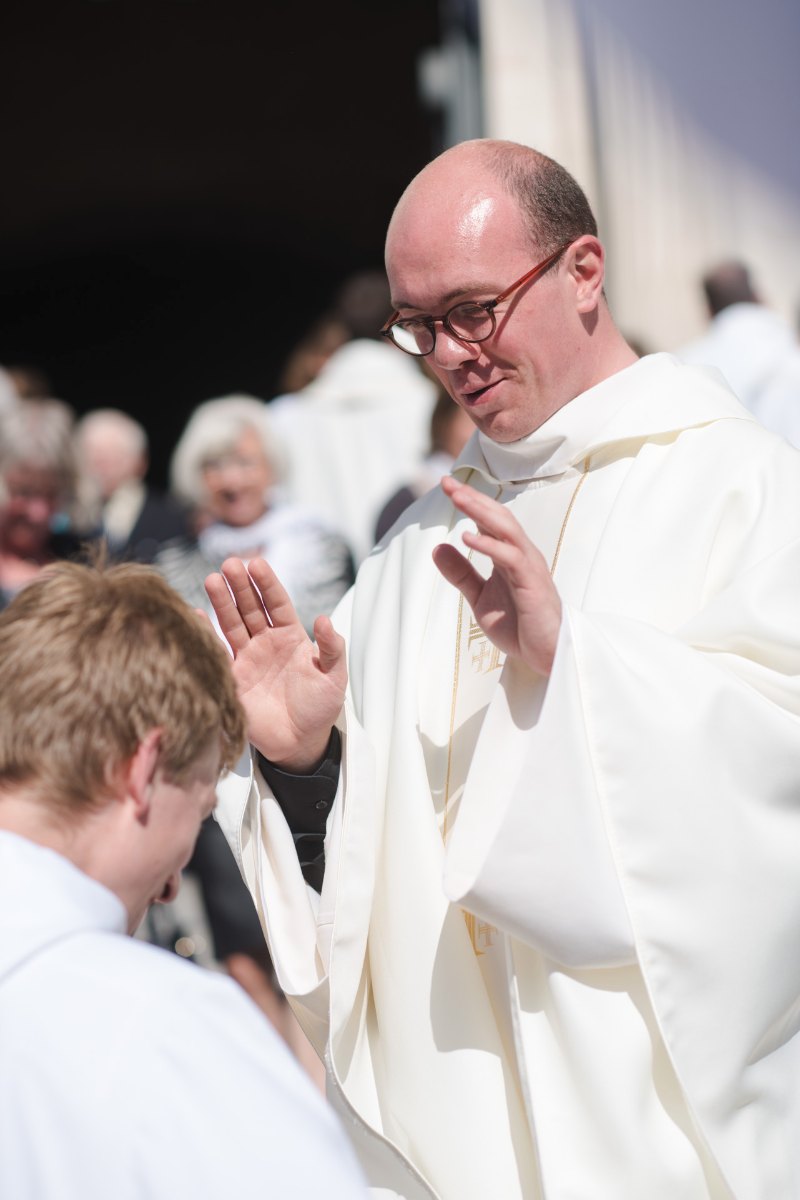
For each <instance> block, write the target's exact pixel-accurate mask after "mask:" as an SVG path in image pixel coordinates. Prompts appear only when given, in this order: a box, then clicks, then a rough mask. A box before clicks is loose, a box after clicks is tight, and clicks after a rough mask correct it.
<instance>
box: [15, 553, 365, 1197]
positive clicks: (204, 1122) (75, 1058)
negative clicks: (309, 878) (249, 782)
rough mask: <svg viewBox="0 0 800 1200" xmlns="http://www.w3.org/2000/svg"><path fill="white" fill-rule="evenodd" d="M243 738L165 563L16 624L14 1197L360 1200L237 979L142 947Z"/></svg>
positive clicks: (205, 638)
mask: <svg viewBox="0 0 800 1200" xmlns="http://www.w3.org/2000/svg"><path fill="white" fill-rule="evenodd" d="M243 740H244V718H243V714H242V711H241V708H240V706H239V703H238V701H237V698H236V694H235V691H234V686H233V680H232V677H231V673H230V669H229V665H228V659H227V655H226V653H225V651H224V649H223V647H222V646H221V645H220V643H219V641H218V639H217V638H216V636H215V635H214V634H213V632H212V630H211V628H210V626H209V625H208V624H207V622H203V621H202V620H200V619H199V618H198V616H197V615H196V614H195V613H193V612H192V610H191V609H190V608H189V607H188V605H186V604H185V603H184V602H183V601H182V600H181V599H180V598H179V597H178V596H176V595H175V593H174V591H172V589H170V588H169V587H168V586H167V585H166V584H165V583H164V581H163V580H162V579H160V578H159V576H158V575H157V574H156V573H155V572H154V571H152V570H151V569H150V568H147V567H144V566H140V565H138V564H126V565H124V566H117V567H113V568H111V569H108V570H102V569H97V568H94V567H86V566H79V565H77V564H73V563H70V564H66V563H62V564H59V565H58V566H55V567H52V568H49V569H48V570H47V571H45V572H43V573H42V574H40V575H39V577H38V578H37V579H36V580H34V581H33V582H32V583H31V584H30V585H29V586H28V587H27V588H26V589H25V590H24V592H23V593H21V594H20V595H19V596H18V597H17V598H16V600H15V601H14V602H13V603H12V604H11V605H10V606H9V607H8V608H7V609H6V610H5V611H4V612H3V613H2V615H0V1062H2V1064H3V1067H2V1071H0V1195H2V1196H3V1197H7V1198H8V1200H12V1198H13V1200H101V1198H102V1200H106V1198H107V1197H122V1196H131V1197H141V1198H144V1197H147V1198H148V1200H176V1197H181V1196H191V1197H192V1200H219V1198H220V1197H221V1196H227V1195H230V1196H232V1197H236V1200H248V1198H249V1200H261V1198H262V1197H264V1196H265V1195H274V1196H276V1197H278V1196H279V1197H281V1200H317V1198H318V1197H321V1196H326V1197H330V1198H335V1200H357V1198H358V1197H360V1196H363V1194H364V1192H363V1189H362V1185H361V1182H360V1178H359V1173H358V1170H357V1168H356V1166H355V1163H354V1161H353V1156H352V1153H351V1151H350V1149H349V1146H348V1145H347V1143H346V1139H345V1137H344V1134H343V1132H342V1131H341V1130H340V1129H339V1128H338V1126H337V1124H336V1122H335V1120H334V1118H333V1116H332V1114H331V1113H330V1112H329V1110H328V1109H327V1107H326V1106H325V1104H324V1102H323V1101H322V1099H321V1097H319V1096H318V1095H317V1094H316V1093H315V1092H314V1089H313V1088H312V1086H311V1085H310V1083H309V1082H308V1080H307V1079H306V1078H305V1077H304V1076H303V1074H302V1072H301V1071H300V1069H299V1067H298V1066H297V1064H296V1063H295V1062H293V1060H292V1057H291V1055H290V1054H289V1052H288V1050H287V1049H286V1047H285V1046H284V1045H283V1044H282V1043H281V1041H280V1039H279V1038H278V1037H277V1035H276V1034H275V1033H274V1031H273V1030H272V1029H271V1028H270V1026H269V1024H268V1023H267V1021H265V1019H264V1017H263V1015H262V1014H261V1013H260V1012H259V1011H258V1010H257V1009H256V1008H255V1006H254V1005H252V1004H251V1003H250V1001H249V1000H247V999H246V997H245V996H243V995H242V994H241V992H240V990H239V989H238V988H235V987H234V986H233V984H232V983H231V982H230V981H229V980H227V979H225V978H224V977H222V976H220V975H217V974H212V973H211V972H207V971H201V970H199V969H198V968H196V967H194V966H191V965H189V964H187V963H184V962H181V961H180V960H179V959H177V958H176V957H174V956H173V955H168V954H165V953H164V952H163V951H161V950H158V949H156V948H154V947H151V946H147V945H144V944H143V943H141V942H139V941H135V940H133V939H132V938H130V937H126V936H125V934H126V933H128V934H130V933H132V932H133V930H134V929H135V928H136V927H137V925H138V924H139V922H140V920H141V918H142V915H143V913H144V911H145V910H146V909H147V907H148V906H149V905H150V904H152V903H154V902H156V903H157V902H159V901H161V900H164V899H166V898H168V897H170V896H172V895H174V893H175V891H176V889H177V888H178V886H179V882H180V871H181V868H182V867H183V865H184V864H185V862H186V859H187V858H188V856H189V854H190V853H191V850H192V845H193V843H194V840H195V837H196V835H197V831H198V829H199V827H200V823H201V821H202V819H203V818H204V817H205V816H207V815H208V813H209V812H210V811H211V809H212V807H213V805H214V802H215V786H216V782H217V778H218V775H219V772H220V769H221V768H226V767H230V766H231V765H232V764H233V762H234V761H235V759H236V757H237V756H238V754H239V752H240V750H241V747H242V743H243Z"/></svg>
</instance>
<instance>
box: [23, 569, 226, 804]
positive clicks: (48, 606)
mask: <svg viewBox="0 0 800 1200" xmlns="http://www.w3.org/2000/svg"><path fill="white" fill-rule="evenodd" d="M152 729H160V730H161V731H162V738H161V746H160V752H159V765H160V767H161V768H162V770H163V771H164V774H165V776H166V777H167V778H168V779H170V780H171V781H173V782H175V783H177V784H178V785H181V784H184V783H185V782H186V781H187V780H188V779H189V778H191V775H192V768H193V764H194V763H195V761H196V759H197V758H198V757H199V756H200V755H202V753H203V752H204V751H205V749H206V747H207V746H209V745H210V744H213V742H214V739H217V738H218V739H219V745H220V761H221V766H223V767H231V766H232V765H233V764H234V762H236V760H237V758H238V756H239V754H240V753H241V750H242V747H243V745H244V741H245V717H244V713H243V710H242V707H241V705H240V703H239V700H238V699H237V696H236V689H235V684H234V679H233V673H232V671H231V666H230V660H229V657H228V654H227V652H226V650H225V648H224V647H223V645H222V642H221V641H220V639H219V638H218V637H217V635H216V634H215V632H214V630H213V628H212V627H211V624H210V623H209V622H207V621H204V620H203V618H201V617H200V616H199V615H198V614H197V613H196V612H194V611H193V610H192V609H191V608H190V607H189V605H188V604H186V603H185V601H184V600H182V599H181V597H180V596H179V595H178V594H177V592H175V591H173V589H172V588H171V587H169V585H168V584H167V583H166V582H165V581H164V580H163V579H162V578H161V576H160V575H158V574H157V572H156V571H155V570H153V569H152V568H150V567H145V566H141V565H139V564H133V563H126V564H123V565H118V566H111V567H108V566H105V565H104V564H101V563H98V564H95V565H91V566H86V565H79V564H76V563H66V562H65V563H59V564H57V565H55V566H52V567H48V568H46V569H45V570H44V571H43V572H42V573H41V574H40V575H38V576H37V577H36V578H35V579H34V580H33V581H32V582H31V583H29V584H28V585H27V586H26V587H25V588H23V590H22V591H21V592H19V593H18V595H17V596H16V597H15V598H14V600H13V601H12V603H11V604H10V605H9V606H8V608H6V609H5V610H4V611H3V612H2V613H0V793H2V790H3V789H4V788H7V787H8V786H9V785H10V786H26V787H30V788H31V789H32V793H33V794H34V795H35V796H36V797H37V798H38V799H40V800H41V801H42V802H44V803H45V804H46V805H47V806H48V807H49V808H51V809H53V810H54V811H61V812H64V813H67V812H71V813H76V812H84V811H86V810H88V809H92V808H95V807H97V806H98V805H99V804H101V803H102V801H103V800H104V798H106V797H107V795H108V789H109V785H111V784H112V783H113V781H114V780H115V778H116V774H117V772H118V771H119V770H120V769H121V768H123V767H124V765H125V764H126V762H128V761H130V759H131V758H132V757H133V755H134V754H135V752H136V749H137V747H138V746H139V744H140V743H141V741H142V740H143V739H144V737H145V735H146V734H147V733H148V732H149V731H150V730H152ZM1 802H2V800H1V799H0V803H1Z"/></svg>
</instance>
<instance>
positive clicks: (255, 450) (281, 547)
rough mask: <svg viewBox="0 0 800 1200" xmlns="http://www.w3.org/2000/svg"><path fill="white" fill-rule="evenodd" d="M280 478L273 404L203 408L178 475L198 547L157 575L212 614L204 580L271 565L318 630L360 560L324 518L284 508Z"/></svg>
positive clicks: (186, 438)
mask: <svg viewBox="0 0 800 1200" xmlns="http://www.w3.org/2000/svg"><path fill="white" fill-rule="evenodd" d="M282 474H283V457H282V447H281V444H280V443H279V441H278V440H277V439H276V436H275V434H274V432H273V429H272V423H271V413H270V412H269V411H268V409H267V406H266V405H265V404H263V403H262V402H261V401H260V400H256V399H254V398H253V397H252V396H238V395H236V396H225V397H222V398H221V399H217V400H208V401H206V403H204V404H201V405H200V406H199V407H198V408H196V409H195V411H194V412H193V413H192V415H191V417H190V418H189V421H188V423H187V425H186V428H185V429H184V431H183V433H182V434H181V437H180V439H179V441H178V444H177V446H176V447H175V451H174V453H173V456H172V463H171V466H170V477H171V485H172V491H173V494H174V495H175V496H176V497H177V498H178V499H179V500H180V501H181V502H182V503H184V504H185V505H187V507H188V508H189V509H190V510H191V511H192V512H193V513H194V514H195V515H196V524H197V529H198V532H197V538H196V543H195V544H194V545H193V546H191V547H184V548H183V549H182V550H181V549H180V548H174V549H173V548H170V549H169V550H168V551H167V552H166V553H163V554H160V555H159V557H158V565H159V568H160V569H161V570H163V571H165V572H166V573H167V576H168V578H169V580H170V582H171V583H172V584H173V586H175V587H177V589H178V591H180V592H181V593H182V594H184V595H186V596H187V597H191V599H192V602H193V603H196V604H197V605H198V606H203V607H208V600H207V597H206V594H205V590H204V587H203V580H204V579H205V576H206V575H207V574H208V572H209V570H216V569H217V567H219V565H220V563H222V561H223V560H224V559H225V558H227V557H228V556H229V555H231V554H235V555H237V556H238V557H241V558H244V559H250V558H255V557H257V556H261V557H264V558H267V559H269V561H270V562H271V563H274V564H275V570H276V571H280V572H281V577H282V578H283V579H284V581H285V584H286V588H287V590H288V592H289V594H290V595H291V597H292V602H293V604H294V605H295V607H296V609H297V612H298V613H299V614H300V619H301V620H302V621H303V623H304V625H305V626H306V628H308V629H311V627H312V625H313V622H314V618H315V617H316V616H318V614H319V613H321V612H324V613H329V612H332V611H333V609H334V607H335V606H336V604H337V603H338V601H339V600H340V599H341V597H342V596H343V595H344V593H345V592H346V591H347V589H348V588H349V587H350V584H351V583H352V582H353V577H354V568H353V559H352V555H351V553H350V548H349V546H348V545H347V543H346V541H345V540H344V538H342V537H341V536H340V535H339V534H338V533H337V532H335V530H334V529H333V528H332V527H331V526H330V525H329V524H327V522H326V520H325V519H324V518H323V517H321V516H317V515H316V514H315V513H312V512H309V511H308V510H307V509H305V508H303V507H302V506H301V505H299V504H297V503H295V502H293V501H291V500H287V499H286V497H285V494H284V492H283V490H282V488H281V483H282Z"/></svg>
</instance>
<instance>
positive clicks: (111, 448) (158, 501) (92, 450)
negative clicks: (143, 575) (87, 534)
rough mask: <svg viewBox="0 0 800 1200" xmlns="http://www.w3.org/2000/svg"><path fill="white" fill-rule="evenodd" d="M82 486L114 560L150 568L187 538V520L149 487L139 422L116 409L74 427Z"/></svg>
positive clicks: (88, 415) (144, 437)
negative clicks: (169, 547) (165, 547)
mask: <svg viewBox="0 0 800 1200" xmlns="http://www.w3.org/2000/svg"><path fill="white" fill-rule="evenodd" d="M75 448H76V452H77V457H78V463H79V465H80V469H81V475H82V481H83V484H84V486H85V487H86V490H87V492H90V493H91V500H92V501H93V505H94V510H95V519H96V521H97V524H98V526H99V530H100V532H101V533H102V535H103V537H105V539H106V541H107V542H108V546H109V551H110V553H111V554H112V555H113V557H114V558H116V559H120V560H126V561H132V562H145V563H146V562H152V561H153V559H154V558H155V556H156V554H157V553H158V550H159V548H160V547H161V546H162V545H164V544H165V543H168V542H171V541H174V540H175V539H178V538H185V537H186V535H187V533H188V521H187V515H186V512H185V511H184V509H183V507H182V506H181V505H179V504H178V503H177V502H176V501H175V500H174V499H173V498H172V497H171V496H165V495H162V493H161V492H159V491H158V490H157V489H156V488H154V487H151V486H150V484H149V483H148V482H147V479H146V477H147V471H148V467H149V461H150V460H149V443H148V437H147V431H146V429H145V428H144V426H143V425H141V424H140V422H139V421H136V420H134V418H133V417H131V416H129V415H128V413H125V412H122V411H121V410H120V409H117V408H95V409H92V410H91V412H88V413H86V414H85V415H84V416H83V417H81V419H80V420H79V421H78V423H77V425H76V427H75Z"/></svg>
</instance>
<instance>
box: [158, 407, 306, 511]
mask: <svg viewBox="0 0 800 1200" xmlns="http://www.w3.org/2000/svg"><path fill="white" fill-rule="evenodd" d="M248 429H252V430H253V431H254V432H255V433H257V434H258V437H259V439H260V441H261V448H262V450H263V451H264V456H265V457H266V459H267V462H268V463H269V465H270V467H271V469H272V472H273V474H274V475H275V477H276V479H277V478H280V476H281V474H282V473H283V465H284V464H283V454H282V451H281V448H280V445H279V443H278V442H277V441H276V439H275V435H274V434H273V432H272V428H271V424H270V419H269V415H268V413H267V406H266V404H265V403H264V402H263V401H262V400H256V399H255V397H254V396H241V395H235V396H222V397H220V398H219V399H217V400H206V401H205V403H204V404H200V405H198V407H197V408H196V409H195V410H194V412H193V413H192V415H191V417H190V418H189V420H188V422H187V425H186V428H185V429H184V431H183V433H182V434H181V436H180V439H179V441H178V444H177V446H176V447H175V450H174V452H173V455H172V461H171V463H170V471H169V473H170V486H171V488H172V491H173V493H174V494H175V495H176V496H177V497H178V499H179V500H182V501H184V503H186V504H189V505H191V506H192V507H201V506H202V505H203V504H204V503H205V499H206V489H205V485H204V483H203V467H204V465H205V463H207V462H208V461H209V460H210V459H213V458H216V457H218V456H219V455H220V454H226V453H228V452H229V451H230V450H232V449H233V447H234V446H235V445H236V443H237V441H238V440H239V438H240V437H241V435H242V434H243V433H244V432H245V430H248Z"/></svg>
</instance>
